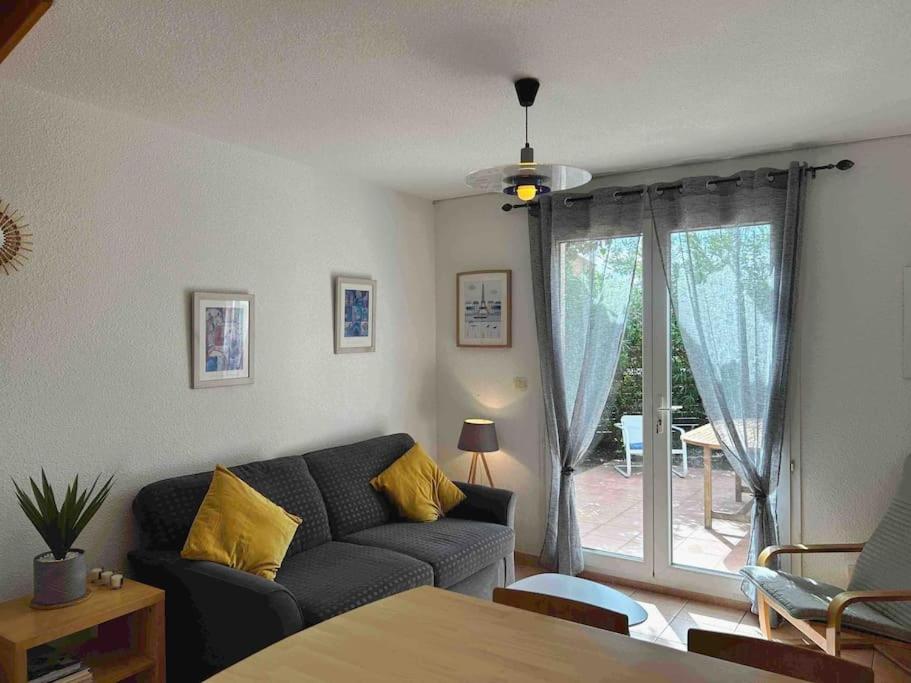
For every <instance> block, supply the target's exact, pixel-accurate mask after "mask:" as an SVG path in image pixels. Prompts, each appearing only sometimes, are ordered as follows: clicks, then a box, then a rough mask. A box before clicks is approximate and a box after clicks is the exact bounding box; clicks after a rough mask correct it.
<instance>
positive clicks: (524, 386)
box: [512, 377, 528, 391]
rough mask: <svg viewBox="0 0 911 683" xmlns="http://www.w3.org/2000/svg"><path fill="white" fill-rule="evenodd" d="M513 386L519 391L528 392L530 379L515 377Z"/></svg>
mask: <svg viewBox="0 0 911 683" xmlns="http://www.w3.org/2000/svg"><path fill="white" fill-rule="evenodd" d="M512 383H513V386H515V388H516V389H518V390H519V391H527V390H528V378H527V377H513V380H512Z"/></svg>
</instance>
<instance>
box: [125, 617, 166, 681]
mask: <svg viewBox="0 0 911 683" xmlns="http://www.w3.org/2000/svg"><path fill="white" fill-rule="evenodd" d="M164 606H165V604H164V600H161V601H159V602H157V603H155V604H154V605H152V606H151V607H146V608H145V609H143V610H140V611H138V612H136V613H135V614H134V615H133V618H134V619H135V620H136V621H135V627H134V629H133V648H134V649H135V650H137V651H138V652H141V653H142V654H144V655H145V656H146V657H148V658H149V659H151V660H152V661H153V662H154V663H153V664H152V668H151V669H149V670H148V671H143V672H142V673H141V674H139V676H137V679H138V680H139V681H141V682H142V683H164V680H165V642H164V639H165V631H164Z"/></svg>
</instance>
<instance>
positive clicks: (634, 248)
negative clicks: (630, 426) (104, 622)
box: [563, 238, 706, 467]
mask: <svg viewBox="0 0 911 683" xmlns="http://www.w3.org/2000/svg"><path fill="white" fill-rule="evenodd" d="M632 259H635V266H634V267H635V274H634V277H633V283H632V290H631V293H630V298H629V308H628V312H627V319H626V327H625V330H624V335H623V341H622V344H621V349H620V359H619V362H618V364H617V372H616V375H615V378H614V383H613V386H612V388H611V394H610V398H609V399H608V402H607V407H606V409H605V411H604V414H603V416H602V418H601V422H600V424H599V426H598V429H597V431H596V434H595V439H594V440H593V442H592V446H591V448H590V450H589V454H588V455H587V456H586V461H587V463H588V464H597V463H598V462H603V461H605V460H614V459H617V458H622V457H624V448H623V438H622V435H621V433H620V429H619V428H618V427H615V426H614V425H615V423H617V422H619V421H620V416H622V415H642V314H643V311H642V304H643V302H642V259H641V250H640V245H639V240H638V239H636V238H625V239H624V238H621V239H612V240H579V241H575V242H569V243H567V244H566V247H565V250H564V252H563V277H564V280H563V304H564V312H565V313H564V315H565V316H566V320H565V321H564V324H565V325H567V326H568V327H571V326H572V325H573V324H576V322H577V321H575V320H573V317H574V315H575V313H576V312H577V311H579V310H582V309H583V308H585V306H587V305H588V304H589V302H590V301H591V300H592V293H593V292H594V293H595V294H596V296H595V297H594V300H595V305H598V302H599V297H601V296H604V292H605V289H608V288H605V284H607V283H606V282H605V280H606V279H607V278H610V277H611V270H612V268H617V269H619V270H623V268H624V267H627V272H629V270H631V269H630V268H629V267H628V266H629V264H630V263H631V261H632ZM615 308H616V306H615ZM621 308H622V307H621ZM672 317H673V316H672ZM581 341H582V339H581V335H580V336H579V337H576V336H574V335H570V334H568V335H566V338H565V343H566V344H567V347H566V349H565V351H566V354H567V357H568V358H567V360H568V362H569V364H570V365H572V366H576V365H577V363H573V362H572V360H573V358H574V357H575V356H577V355H581V354H582V353H583V349H582V348H581V347H580V348H576V347H577V346H578V345H579V344H580V342H581ZM671 353H672V358H671V374H672V377H671V380H672V386H673V401H674V404H675V405H680V406H682V408H681V409H680V410H679V411H678V412H677V413H675V415H674V420H675V423H683V424H686V425H688V426H697V425H699V424H703V423H704V422H705V420H706V416H705V411H704V410H703V407H702V401H701V400H700V398H699V392H698V391H697V390H696V383H695V381H694V380H693V374H692V372H691V370H690V366H689V361H688V359H687V356H686V352H685V350H684V348H683V338H682V336H681V334H680V329H679V327H678V326H677V324H676V321H674V320H672V322H671ZM675 447H679V445H678V444H675ZM585 464H586V463H585V462H584V463H583V467H584V466H585Z"/></svg>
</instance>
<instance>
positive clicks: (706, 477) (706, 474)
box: [702, 446, 712, 529]
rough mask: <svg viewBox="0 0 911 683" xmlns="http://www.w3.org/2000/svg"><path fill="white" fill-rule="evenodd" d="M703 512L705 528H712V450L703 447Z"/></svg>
mask: <svg viewBox="0 0 911 683" xmlns="http://www.w3.org/2000/svg"><path fill="white" fill-rule="evenodd" d="M702 480H703V485H702V488H703V506H704V507H705V510H704V511H703V515H704V519H705V522H704V523H705V528H706V529H711V528H712V449H711V448H709V447H708V446H703V447H702Z"/></svg>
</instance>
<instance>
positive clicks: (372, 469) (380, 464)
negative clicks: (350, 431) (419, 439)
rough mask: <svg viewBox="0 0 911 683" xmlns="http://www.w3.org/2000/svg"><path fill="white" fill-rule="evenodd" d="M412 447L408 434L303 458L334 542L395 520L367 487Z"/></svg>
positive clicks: (383, 499)
mask: <svg viewBox="0 0 911 683" xmlns="http://www.w3.org/2000/svg"><path fill="white" fill-rule="evenodd" d="M412 446H414V439H412V438H411V437H410V436H408V435H407V434H392V435H391V436H381V437H379V438H376V439H369V440H367V441H361V442H359V443H353V444H349V445H347V446H336V447H334V448H327V449H325V450H322V451H314V452H313V453H307V454H306V455H304V460H306V461H307V465H308V466H309V467H310V473H311V474H312V475H313V478H314V479H316V483H317V484H319V488H320V490H321V491H322V492H323V500H324V501H325V502H326V510H327V511H328V513H329V526H330V527H331V529H332V537H333V538H334V539H336V540H339V539H342V538H343V537H345V536H347V535H348V534H352V533H354V532H355V531H360V530H361V529H369V528H370V527H373V526H377V525H379V524H385V523H386V522H389V521H392V520H394V519H395V518H396V514H395V510H394V509H393V508H392V506H391V505H390V504H389V501H387V500H386V497H385V496H384V495H383V494H382V493H379V492H377V491H375V490H374V489H373V487H372V486H370V480H371V479H373V478H374V477H375V476H376V475H378V474H379V473H380V472H382V471H383V470H385V469H386V468H387V467H389V466H390V465H391V464H392V463H394V462H395V461H396V460H398V459H399V458H400V457H402V456H403V455H404V454H405V452H406V451H407V450H408V449H409V448H411V447H412Z"/></svg>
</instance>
